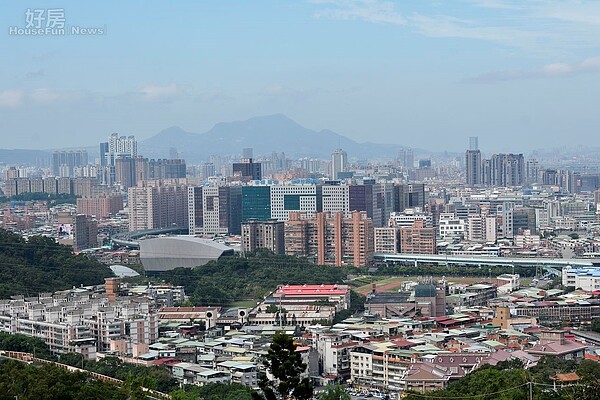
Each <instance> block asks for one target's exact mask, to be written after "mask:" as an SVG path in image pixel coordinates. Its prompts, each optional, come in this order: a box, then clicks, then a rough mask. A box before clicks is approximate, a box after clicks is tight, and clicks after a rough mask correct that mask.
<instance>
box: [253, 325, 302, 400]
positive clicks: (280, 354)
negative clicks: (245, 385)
mask: <svg viewBox="0 0 600 400" xmlns="http://www.w3.org/2000/svg"><path fill="white" fill-rule="evenodd" d="M296 348H297V346H296V343H294V340H293V338H292V337H291V336H288V335H286V334H285V333H283V332H278V333H276V334H275V335H274V336H273V342H272V343H271V346H270V348H269V352H268V353H267V355H266V357H265V360H264V365H265V367H266V368H267V369H268V371H269V372H270V373H271V375H272V376H273V378H274V379H273V380H271V379H269V378H268V377H267V375H266V374H265V373H262V374H261V376H260V381H259V383H258V386H259V387H260V388H261V390H262V391H263V393H264V396H265V398H266V399H267V400H276V399H286V400H287V399H290V400H305V399H310V398H312V395H313V387H312V384H311V382H310V379H309V378H307V377H306V378H302V373H303V372H304V371H306V364H305V363H303V362H302V356H301V355H300V353H298V352H296Z"/></svg>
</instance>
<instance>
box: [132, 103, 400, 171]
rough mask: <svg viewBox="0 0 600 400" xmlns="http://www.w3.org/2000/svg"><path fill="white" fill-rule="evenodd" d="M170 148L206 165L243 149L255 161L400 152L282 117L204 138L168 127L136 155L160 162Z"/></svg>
mask: <svg viewBox="0 0 600 400" xmlns="http://www.w3.org/2000/svg"><path fill="white" fill-rule="evenodd" d="M171 147H174V148H176V149H177V150H178V151H180V152H181V153H182V157H183V158H184V159H185V160H186V161H187V162H192V163H195V162H200V161H206V160H208V157H209V156H211V155H221V156H225V155H231V156H236V155H237V156H239V155H240V154H241V153H242V149H243V148H245V147H251V148H253V149H254V156H255V157H256V156H259V155H268V154H271V153H272V152H274V151H275V152H285V154H286V156H289V157H292V158H300V157H315V158H329V157H331V152H332V151H333V150H335V149H338V148H341V149H344V150H345V151H346V152H347V153H348V157H350V158H358V159H390V158H395V157H396V156H397V155H398V151H399V150H400V149H402V148H403V146H400V145H397V144H375V143H357V142H355V141H354V140H351V139H348V138H347V137H345V136H342V135H339V134H337V133H335V132H332V131H330V130H322V131H319V132H317V131H313V130H311V129H308V128H305V127H303V126H301V125H300V124H298V123H296V122H295V121H293V120H292V119H290V118H288V117H286V116H285V115H283V114H275V115H267V116H261V117H254V118H250V119H248V120H246V121H236V122H221V123H218V124H216V125H215V126H214V127H213V128H212V129H210V130H209V131H208V132H206V133H203V134H196V133H191V132H186V131H184V130H183V129H181V128H179V127H171V128H168V129H165V130H163V131H161V132H159V133H158V134H156V135H154V136H153V137H151V138H148V139H146V140H144V141H143V142H141V143H139V144H138V152H139V153H140V154H143V155H144V156H146V157H150V158H157V157H160V158H162V157H167V156H168V154H169V148H171Z"/></svg>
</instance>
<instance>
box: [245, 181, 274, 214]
mask: <svg viewBox="0 0 600 400" xmlns="http://www.w3.org/2000/svg"><path fill="white" fill-rule="evenodd" d="M251 219H254V220H258V221H267V220H270V219H271V187H270V186H266V185H261V186H242V222H247V221H249V220H251Z"/></svg>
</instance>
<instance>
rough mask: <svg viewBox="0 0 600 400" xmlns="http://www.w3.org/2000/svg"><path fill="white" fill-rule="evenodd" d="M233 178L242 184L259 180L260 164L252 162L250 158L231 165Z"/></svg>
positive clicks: (260, 176)
mask: <svg viewBox="0 0 600 400" xmlns="http://www.w3.org/2000/svg"><path fill="white" fill-rule="evenodd" d="M233 176H234V177H238V178H239V180H241V181H243V182H248V181H256V180H261V179H262V168H261V164H260V163H257V162H254V161H253V160H252V158H242V162H239V163H233Z"/></svg>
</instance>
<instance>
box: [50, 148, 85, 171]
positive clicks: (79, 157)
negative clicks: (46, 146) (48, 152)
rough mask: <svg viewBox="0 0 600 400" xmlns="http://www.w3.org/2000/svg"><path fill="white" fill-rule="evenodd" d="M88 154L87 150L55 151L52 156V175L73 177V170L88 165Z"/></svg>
mask: <svg viewBox="0 0 600 400" xmlns="http://www.w3.org/2000/svg"><path fill="white" fill-rule="evenodd" d="M87 163H88V154H87V151H85V150H76V151H55V152H54V153H53V154H52V173H53V174H54V176H63V177H71V178H72V177H73V176H74V173H73V169H74V168H75V167H80V166H83V165H87Z"/></svg>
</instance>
